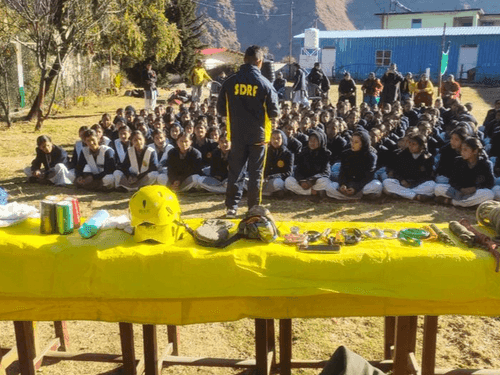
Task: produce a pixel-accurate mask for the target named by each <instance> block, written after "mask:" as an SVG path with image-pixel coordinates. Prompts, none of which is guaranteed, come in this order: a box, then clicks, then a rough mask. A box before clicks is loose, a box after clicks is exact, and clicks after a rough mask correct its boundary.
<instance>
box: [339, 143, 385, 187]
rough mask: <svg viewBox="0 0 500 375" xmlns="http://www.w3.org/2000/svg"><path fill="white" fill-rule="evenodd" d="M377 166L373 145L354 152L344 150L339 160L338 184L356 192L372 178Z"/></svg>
mask: <svg viewBox="0 0 500 375" xmlns="http://www.w3.org/2000/svg"><path fill="white" fill-rule="evenodd" d="M376 166H377V153H376V151H375V149H374V148H373V147H370V148H369V149H365V150H363V149H362V150H360V151H356V152H354V151H353V150H345V151H344V152H343V153H342V160H341V162H340V174H339V185H340V186H342V185H345V186H347V187H348V188H353V189H354V190H356V192H358V191H360V190H361V189H363V187H364V186H365V185H366V184H367V183H369V182H370V181H371V180H373V177H374V175H375V168H376Z"/></svg>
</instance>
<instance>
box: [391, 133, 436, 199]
mask: <svg viewBox="0 0 500 375" xmlns="http://www.w3.org/2000/svg"><path fill="white" fill-rule="evenodd" d="M433 167H434V157H433V156H432V155H431V154H429V153H428V152H427V147H426V140H425V137H424V136H423V135H421V134H413V135H411V136H410V137H409V138H408V147H407V148H406V149H404V150H402V151H400V152H399V153H398V154H397V155H396V159H395V160H394V164H393V165H391V166H390V167H389V169H390V170H389V177H390V178H387V179H385V180H384V182H383V186H384V192H385V193H386V194H391V195H396V196H400V197H403V198H406V199H415V200H427V199H429V198H430V197H432V196H433V195H434V188H435V186H436V183H435V182H434V181H433V180H432V171H433Z"/></svg>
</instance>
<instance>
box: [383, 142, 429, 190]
mask: <svg viewBox="0 0 500 375" xmlns="http://www.w3.org/2000/svg"><path fill="white" fill-rule="evenodd" d="M433 167H434V157H433V156H432V155H431V154H428V153H427V154H426V153H421V154H420V155H419V156H418V158H416V159H415V158H414V157H413V155H412V154H411V153H410V151H409V150H408V149H405V150H403V151H401V152H399V153H398V154H397V155H396V159H395V160H394V165H393V168H394V170H393V172H394V177H395V178H396V179H398V180H399V181H403V180H405V181H406V182H408V183H409V184H410V187H411V188H413V187H415V186H418V185H420V184H422V183H424V182H425V181H429V180H432V170H433Z"/></svg>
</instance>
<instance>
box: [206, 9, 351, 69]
mask: <svg viewBox="0 0 500 375" xmlns="http://www.w3.org/2000/svg"><path fill="white" fill-rule="evenodd" d="M290 6H291V2H290V1H288V0H260V1H252V0H205V1H203V2H201V1H200V2H199V8H198V12H199V13H200V14H204V15H205V21H206V27H207V35H206V36H205V42H207V44H210V45H212V46H214V47H228V48H232V49H237V50H245V49H246V48H247V47H248V46H250V45H252V44H258V45H261V46H266V47H268V48H269V51H270V53H272V54H273V55H274V56H275V59H276V60H281V59H282V58H283V57H284V56H287V55H288V54H289V41H290ZM310 27H318V28H319V29H320V30H331V29H343V30H346V29H354V25H353V24H352V22H351V21H350V20H349V18H348V17H347V11H346V4H345V1H344V0H301V1H296V2H295V3H294V9H293V24H292V35H297V34H299V33H302V32H303V31H304V29H307V28H310Z"/></svg>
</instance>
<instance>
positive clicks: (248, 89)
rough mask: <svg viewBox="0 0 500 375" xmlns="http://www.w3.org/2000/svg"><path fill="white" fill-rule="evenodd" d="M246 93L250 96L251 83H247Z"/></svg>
mask: <svg viewBox="0 0 500 375" xmlns="http://www.w3.org/2000/svg"><path fill="white" fill-rule="evenodd" d="M247 95H248V96H252V85H247Z"/></svg>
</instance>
